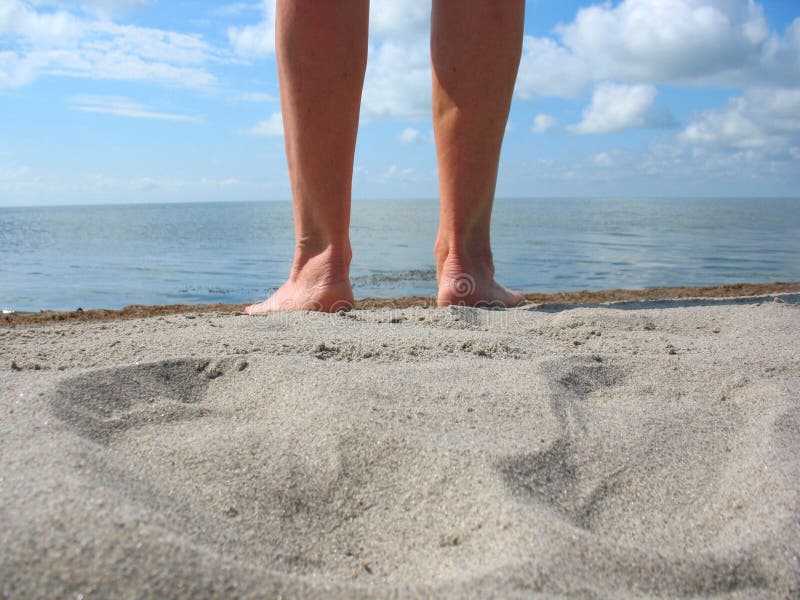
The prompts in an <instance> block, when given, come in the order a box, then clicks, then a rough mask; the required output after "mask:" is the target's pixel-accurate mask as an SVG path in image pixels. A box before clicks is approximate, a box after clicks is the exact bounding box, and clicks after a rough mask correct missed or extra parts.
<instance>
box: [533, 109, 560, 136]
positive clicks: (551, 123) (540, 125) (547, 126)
mask: <svg viewBox="0 0 800 600" xmlns="http://www.w3.org/2000/svg"><path fill="white" fill-rule="evenodd" d="M556 125H558V120H557V119H556V118H555V117H554V116H553V115H546V114H544V113H540V114H538V115H536V117H534V119H533V126H532V127H531V131H532V132H533V133H546V132H548V131H550V130H551V129H553V128H554V127H555V126H556Z"/></svg>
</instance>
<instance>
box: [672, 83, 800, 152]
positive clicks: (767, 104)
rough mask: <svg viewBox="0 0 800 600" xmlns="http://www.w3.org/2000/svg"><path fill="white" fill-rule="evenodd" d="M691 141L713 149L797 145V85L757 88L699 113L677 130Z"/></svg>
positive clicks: (799, 96)
mask: <svg viewBox="0 0 800 600" xmlns="http://www.w3.org/2000/svg"><path fill="white" fill-rule="evenodd" d="M680 138H681V139H682V140H683V141H685V142H689V143H691V144H697V145H702V146H707V147H713V148H716V149H722V150H724V149H728V150H747V149H765V150H768V151H769V152H771V153H775V152H780V151H788V152H790V151H791V148H792V147H793V146H796V145H797V144H800V88H789V89H780V88H759V89H752V90H748V91H747V92H746V93H745V94H744V95H742V96H738V97H736V98H732V99H731V100H730V101H729V102H728V105H727V106H725V107H723V108H719V109H716V110H710V111H706V112H704V113H702V114H701V115H699V116H698V117H697V118H696V119H695V120H694V121H692V122H691V123H690V124H689V125H688V126H687V127H686V129H684V131H683V132H682V133H681V135H680Z"/></svg>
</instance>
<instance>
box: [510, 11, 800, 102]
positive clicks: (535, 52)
mask: <svg viewBox="0 0 800 600" xmlns="http://www.w3.org/2000/svg"><path fill="white" fill-rule="evenodd" d="M555 34H556V37H555V38H550V37H543V38H539V37H533V36H526V37H525V40H524V49H523V55H522V62H521V65H520V72H519V76H518V79H517V87H516V92H517V94H518V95H519V96H520V97H522V98H526V99H527V98H531V97H533V96H534V95H542V96H556V97H564V98H572V97H575V96H577V95H579V94H580V93H581V92H583V91H584V90H585V89H586V88H588V87H589V86H591V85H592V84H593V83H596V82H601V81H608V80H615V81H624V82H627V83H652V84H659V83H678V84H690V85H733V86H749V85H754V84H759V83H760V84H764V83H766V82H770V83H772V84H777V85H784V86H786V85H791V84H792V83H790V82H796V81H797V80H798V78H800V18H798V19H795V21H794V22H793V23H792V25H791V26H790V27H789V28H787V30H786V32H785V33H784V34H783V35H779V34H778V33H775V32H770V29H769V26H768V24H767V21H766V19H765V17H764V10H763V8H762V6H761V5H760V4H758V3H757V2H755V1H754V0H623V1H621V2H618V3H614V4H612V3H610V2H606V3H604V4H593V5H592V6H589V7H586V8H582V9H580V10H579V11H578V13H577V14H576V17H575V19H574V20H573V21H572V22H570V23H568V24H566V25H561V26H559V27H558V28H557V29H556V31H555Z"/></svg>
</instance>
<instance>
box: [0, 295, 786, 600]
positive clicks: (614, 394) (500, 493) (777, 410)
mask: <svg viewBox="0 0 800 600" xmlns="http://www.w3.org/2000/svg"><path fill="white" fill-rule="evenodd" d="M799 301H800V294H782V295H771V296H763V297H757V298H729V299H716V300H715V299H709V298H705V299H696V300H671V301H638V302H626V303H619V304H607V305H594V306H566V305H563V306H554V305H551V306H548V307H537V306H528V307H524V308H522V309H514V310H507V311H490V310H478V309H470V308H448V309H434V308H415V307H410V308H405V309H394V310H393V309H388V308H385V309H371V310H357V311H355V312H352V313H349V314H342V315H322V314H309V313H294V314H278V315H270V316H264V317H248V316H245V315H236V314H229V313H225V312H207V313H201V314H170V315H162V316H154V317H149V318H136V319H127V320H111V321H88V322H79V321H75V322H72V321H66V322H55V323H49V324H37V325H25V326H23V325H18V326H16V327H6V328H0V415H2V417H1V418H0V548H1V549H2V550H0V596H2V597H9V598H16V597H64V598H66V597H82V598H92V597H109V596H111V597H213V596H217V597H219V596H236V597H276V596H282V597H341V598H354V597H355V598H357V597H419V596H423V597H511V598H514V597H524V598H530V597H537V596H542V597H552V596H573V597H653V596H664V597H675V596H691V595H699V596H714V597H733V598H789V597H797V595H798V594H800V393H799V392H800V336H799V335H798V333H799V332H800V305H798V302H799Z"/></svg>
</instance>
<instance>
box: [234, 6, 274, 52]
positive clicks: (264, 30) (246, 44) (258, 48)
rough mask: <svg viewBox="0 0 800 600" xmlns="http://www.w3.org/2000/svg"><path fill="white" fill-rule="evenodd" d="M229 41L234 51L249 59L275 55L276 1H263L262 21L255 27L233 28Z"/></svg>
mask: <svg viewBox="0 0 800 600" xmlns="http://www.w3.org/2000/svg"><path fill="white" fill-rule="evenodd" d="M228 40H229V41H230V43H231V46H233V49H234V51H235V52H236V53H237V54H239V55H241V56H245V57H248V58H261V57H264V56H270V55H272V54H274V53H275V0H263V1H262V16H261V20H260V21H259V22H257V23H256V24H254V25H246V26H244V27H231V28H229V29H228Z"/></svg>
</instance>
